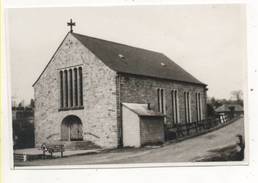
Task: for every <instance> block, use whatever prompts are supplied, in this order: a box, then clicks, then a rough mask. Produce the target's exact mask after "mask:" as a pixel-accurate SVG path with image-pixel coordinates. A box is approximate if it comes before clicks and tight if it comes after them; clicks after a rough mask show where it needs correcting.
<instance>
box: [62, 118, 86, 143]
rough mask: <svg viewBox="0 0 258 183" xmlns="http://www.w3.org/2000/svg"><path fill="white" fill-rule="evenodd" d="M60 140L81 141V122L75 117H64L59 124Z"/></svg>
mask: <svg viewBox="0 0 258 183" xmlns="http://www.w3.org/2000/svg"><path fill="white" fill-rule="evenodd" d="M61 139H62V140H63V141H79V140H83V131H82V122H81V120H80V118H78V117H77V116H75V115H69V116H66V117H65V118H64V119H63V121H62V124H61Z"/></svg>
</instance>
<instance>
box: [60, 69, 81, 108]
mask: <svg viewBox="0 0 258 183" xmlns="http://www.w3.org/2000/svg"><path fill="white" fill-rule="evenodd" d="M59 77H60V110H69V109H82V108H83V73H82V67H78V66H77V67H74V68H65V69H62V70H61V71H59Z"/></svg>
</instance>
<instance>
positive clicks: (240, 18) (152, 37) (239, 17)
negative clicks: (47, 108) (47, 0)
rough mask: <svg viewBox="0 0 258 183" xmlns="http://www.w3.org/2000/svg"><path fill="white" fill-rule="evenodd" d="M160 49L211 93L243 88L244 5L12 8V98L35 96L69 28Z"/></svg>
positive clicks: (225, 95)
mask: <svg viewBox="0 0 258 183" xmlns="http://www.w3.org/2000/svg"><path fill="white" fill-rule="evenodd" d="M70 18H73V20H74V21H75V22H76V27H75V28H74V32H76V33H80V34H84V35H89V36H93V37H97V38H102V39H106V40H110V41H115V42H119V43H124V44H128V45H132V46H136V47H141V48H145V49H150V50H154V51H158V52H162V53H164V54H166V55H167V56H168V57H170V58H171V59H172V60H174V61H175V62H176V63H177V64H178V65H180V66H181V67H183V68H184V69H185V70H187V71H188V72H190V73H191V74H192V75H193V76H195V77H196V78H197V79H199V80H200V81H202V82H204V83H206V84H208V88H209V90H208V96H210V97H211V96H214V97H216V98H229V97H230V92H231V91H232V90H240V89H241V90H242V89H243V82H244V80H245V79H244V76H245V71H244V67H245V64H246V20H245V18H246V17H245V7H244V6H241V5H177V6H138V7H88V8H41V9H36V8H31V9H10V10H9V12H8V34H9V47H10V68H11V69H10V70H11V88H12V96H15V98H16V100H17V101H20V100H22V99H25V101H26V103H27V102H28V101H29V100H30V99H31V98H33V95H34V94H33V87H32V84H33V83H34V82H35V81H36V79H37V78H38V76H39V75H40V73H41V72H42V70H43V69H44V67H45V66H46V64H47V63H48V62H49V60H50V58H51V56H52V55H53V53H54V52H55V50H56V49H57V47H58V46H59V44H60V43H61V41H62V40H63V38H64V37H65V35H66V34H67V32H68V31H69V28H68V27H67V26H66V22H67V21H69V20H70Z"/></svg>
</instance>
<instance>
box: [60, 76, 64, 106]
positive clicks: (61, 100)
mask: <svg viewBox="0 0 258 183" xmlns="http://www.w3.org/2000/svg"><path fill="white" fill-rule="evenodd" d="M60 107H61V108H63V107H64V93H63V71H60Z"/></svg>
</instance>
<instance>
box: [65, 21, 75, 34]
mask: <svg viewBox="0 0 258 183" xmlns="http://www.w3.org/2000/svg"><path fill="white" fill-rule="evenodd" d="M67 26H70V32H73V26H75V22H73V19H70V22H67Z"/></svg>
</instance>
